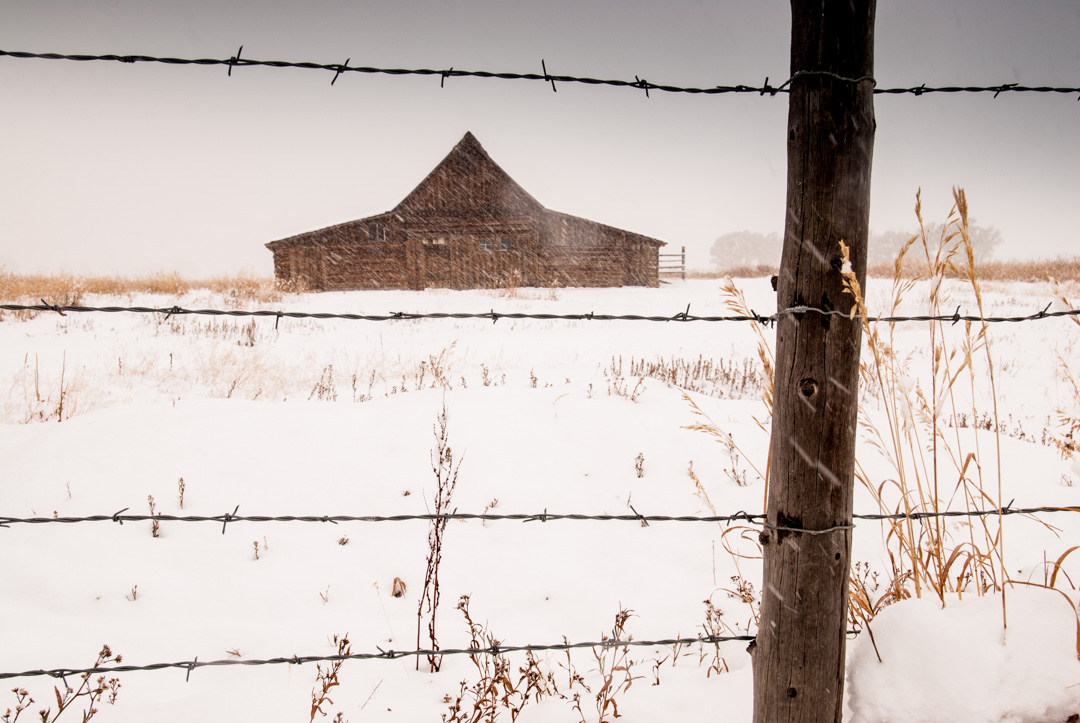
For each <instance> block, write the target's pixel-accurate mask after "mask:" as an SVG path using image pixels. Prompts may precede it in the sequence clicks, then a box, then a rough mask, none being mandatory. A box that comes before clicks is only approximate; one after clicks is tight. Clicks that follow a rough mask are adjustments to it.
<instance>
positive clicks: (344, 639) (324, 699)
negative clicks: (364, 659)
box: [308, 633, 352, 723]
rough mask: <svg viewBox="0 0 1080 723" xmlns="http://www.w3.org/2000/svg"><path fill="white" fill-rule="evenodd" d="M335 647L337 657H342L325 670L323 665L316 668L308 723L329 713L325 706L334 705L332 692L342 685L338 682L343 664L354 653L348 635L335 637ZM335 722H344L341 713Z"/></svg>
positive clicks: (330, 663)
mask: <svg viewBox="0 0 1080 723" xmlns="http://www.w3.org/2000/svg"><path fill="white" fill-rule="evenodd" d="M333 645H334V647H335V648H336V649H337V653H336V655H338V656H341V657H340V658H338V659H337V660H331V661H328V662H327V664H326V667H325V668H324V667H323V665H322V663H319V664H317V665H316V666H315V687H313V688H312V689H311V718H310V719H309V722H308V723H311V721H314V720H315V715H316V714H318V715H321V716H323V717H325V716H326V715H327V712H326V711H325V710H323V706H324V705H333V704H334V701H333V700H331V699H330V691H331V690H333V689H334V688H336V687H337V686H339V685H341V682H340V681H339V680H338V673H340V672H341V664H342V663H343V662H344V660H345V658H346V657H348V656H349V655H350V654H351V653H352V643H350V642H349V635H348V633H346V634H345V635H342V636H340V637H338V636H337V635H335V636H334V638H333ZM334 720H335V721H343V720H344V718H343V715H342V713H340V712H339V713H338V714H337V715H336V716H334Z"/></svg>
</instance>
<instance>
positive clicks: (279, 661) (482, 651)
mask: <svg viewBox="0 0 1080 723" xmlns="http://www.w3.org/2000/svg"><path fill="white" fill-rule="evenodd" d="M858 634H860V631H859V630H850V631H848V635H858ZM755 637H756V636H754V635H711V634H710V635H699V636H698V637H696V638H665V639H662V640H633V639H626V640H617V639H615V638H609V639H606V640H600V641H595V642H582V643H566V642H564V643H550V644H545V645H502V644H500V643H492V644H491V645H489V646H488V647H485V648H447V649H445V650H438V649H436V650H383V649H382V648H381V647H379V646H376V648H375V649H376V650H378V651H379V652H377V653H349V654H347V655H345V654H335V655H303V656H301V655H293V656H291V657H278V658H264V659H252V660H244V659H242V658H225V659H222V660H207V661H202V662H200V661H199V658H198V657H196V658H195V659H194V660H186V661H182V662H177V663H150V664H148V665H101V666H98V667H95V668H53V669H51V670H25V671H22V672H20V673H0V679H4V678H33V677H40V676H49V677H52V678H64V677H66V676H68V675H82V674H87V673H88V674H91V675H93V674H97V673H130V672H135V671H145V670H165V669H168V668H180V669H182V670H187V672H188V676H189V677H190V675H191V671H193V670H195V669H196V668H210V667H219V666H228V665H303V664H304V663H323V662H335V661H339V660H396V659H398V658H408V657H424V656H433V657H440V656H444V655H504V654H506V653H523V652H533V653H536V652H545V651H565V650H575V649H578V648H594V649H595V648H622V647H648V648H652V647H670V646H675V645H696V644H698V643H702V644H706V645H716V644H719V643H727V642H738V641H742V642H752V641H753V640H754V639H755Z"/></svg>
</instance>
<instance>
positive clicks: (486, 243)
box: [480, 238, 491, 251]
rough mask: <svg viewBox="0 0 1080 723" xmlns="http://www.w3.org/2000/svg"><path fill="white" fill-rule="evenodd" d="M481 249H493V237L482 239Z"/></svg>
mask: <svg viewBox="0 0 1080 723" xmlns="http://www.w3.org/2000/svg"><path fill="white" fill-rule="evenodd" d="M480 250H481V251H491V239H489V238H482V239H480Z"/></svg>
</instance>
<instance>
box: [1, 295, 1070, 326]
mask: <svg viewBox="0 0 1080 723" xmlns="http://www.w3.org/2000/svg"><path fill="white" fill-rule="evenodd" d="M689 309H690V306H689V305H687V308H686V310H685V311H680V312H678V313H676V314H673V315H671V316H663V315H644V314H598V313H596V312H592V311H588V312H578V313H570V314H552V313H537V312H501V311H495V310H494V309H492V310H490V311H481V312H449V311H434V312H411V311H393V312H389V313H387V314H354V313H347V312H310V311H271V310H267V309H257V310H245V309H185V308H183V307H180V306H171V307H151V306H63V305H59V304H50V303H48V302H46V301H45V300H44V299H42V300H41V303H40V304H0V311H40V312H48V311H51V312H55V313H58V314H60V315H61V316H66V315H67V314H68V313H76V314H84V313H106V314H120V313H127V314H162V315H164V317H165V319H166V320H167V319H169V318H171V317H173V316H235V317H271V318H274V319H275V320H276V321H275V327H276V326H277V324H278V323H279V322H280V321H281V319H341V320H348V321H377V322H387V321H415V320H419V319H485V320H489V321H491V322H492V323H495V322H497V321H499V320H500V319H533V320H541V321H652V322H671V321H675V322H746V321H754V322H757V323H759V324H764V325H771V324H775V323H776V322H777V320H779V319H780V318H781V317H783V316H794V317H796V318H798V317H800V316H802V315H804V314H817V315H819V316H837V317H845V318H849V319H860V315H859V314H857V313H855V314H853V313H852V312H849V311H840V310H837V309H819V308H816V307H812V306H792V307H789V308H787V309H781V310H780V311H777V312H775V313H773V314H768V315H761V314H758V313H757V312H755V311H754V310H753V309H751V310H750V314H749V315H747V314H727V315H721V316H697V315H694V314H691V313H690V311H689ZM1069 316H1080V309H1066V310H1060V311H1050V304H1048V305H1047V306H1046V308H1044V309H1042V310H1041V311H1037V312H1033V313H1031V314H1026V315H1020V316H980V315H977V314H967V313H964V314H961V313H960V307H957V308H956V311H955V312H953V313H952V314H938V315H930V314H921V315H915V316H871V317H869V318H868V321H869V322H870V323H879V322H880V323H888V324H895V323H901V322H909V321H919V322H923V321H939V322H948V323H952V324H957V323H959V322H961V321H964V322H986V323H1021V322H1026V321H1038V320H1041V319H1053V318H1057V317H1069Z"/></svg>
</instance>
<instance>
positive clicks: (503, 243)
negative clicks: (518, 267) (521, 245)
mask: <svg viewBox="0 0 1080 723" xmlns="http://www.w3.org/2000/svg"><path fill="white" fill-rule="evenodd" d="M513 250H514V239H512V238H501V239H499V251H513Z"/></svg>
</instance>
